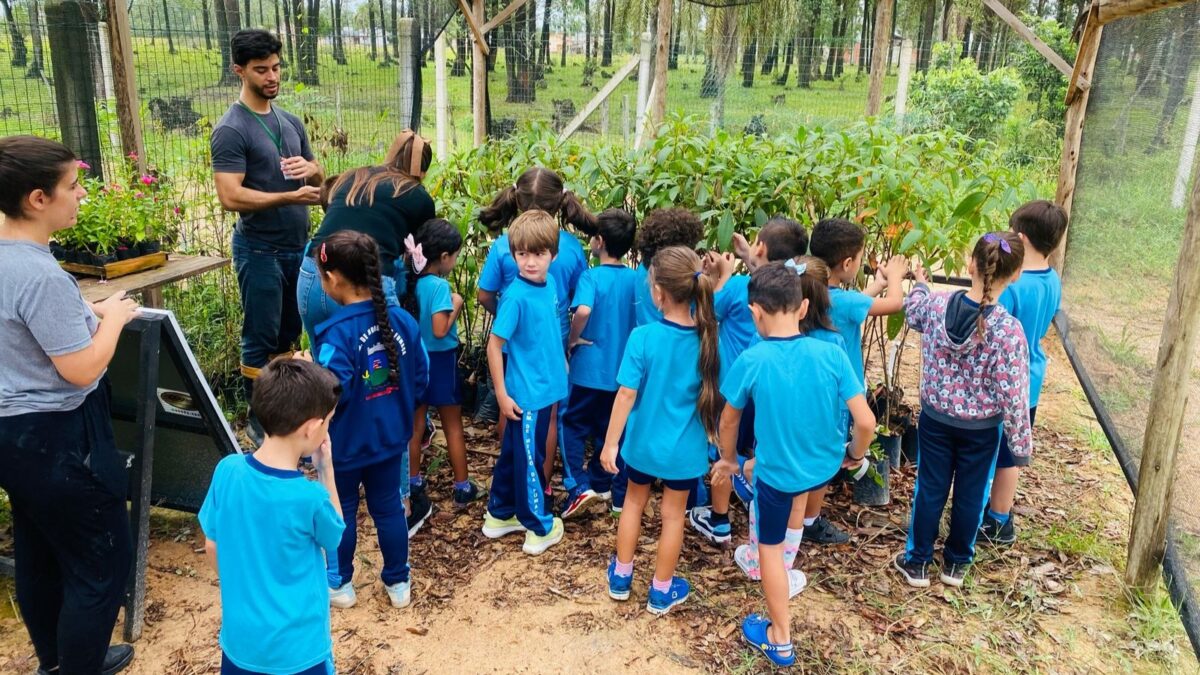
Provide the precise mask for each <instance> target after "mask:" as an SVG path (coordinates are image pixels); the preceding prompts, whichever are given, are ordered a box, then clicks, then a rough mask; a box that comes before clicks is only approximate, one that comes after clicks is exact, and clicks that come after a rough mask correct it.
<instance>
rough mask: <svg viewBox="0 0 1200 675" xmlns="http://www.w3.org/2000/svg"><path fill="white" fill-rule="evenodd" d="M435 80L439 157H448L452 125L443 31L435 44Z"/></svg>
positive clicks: (444, 34)
mask: <svg viewBox="0 0 1200 675" xmlns="http://www.w3.org/2000/svg"><path fill="white" fill-rule="evenodd" d="M433 63H434V80H435V82H436V84H435V87H436V90H435V97H436V104H435V109H436V118H435V121H436V124H437V156H438V157H439V158H440V159H443V160H444V159H445V157H446V150H447V148H446V131H447V129H446V127H447V126H448V125H449V124H450V121H449V120H450V114H449V111H448V110H447V95H446V33H445V32H444V31H443V32H442V34H441V35H438V39H437V41H436V42H434V43H433Z"/></svg>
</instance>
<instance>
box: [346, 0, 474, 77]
mask: <svg viewBox="0 0 1200 675" xmlns="http://www.w3.org/2000/svg"><path fill="white" fill-rule="evenodd" d="M367 21H368V22H369V25H370V27H371V28H370V30H371V56H370V59H371V60H372V61H374V60H375V59H377V58H379V50H378V43H377V42H376V40H375V3H373V2H371V0H367ZM454 67H455V68H457V67H458V64H457V63H455V64H454Z"/></svg>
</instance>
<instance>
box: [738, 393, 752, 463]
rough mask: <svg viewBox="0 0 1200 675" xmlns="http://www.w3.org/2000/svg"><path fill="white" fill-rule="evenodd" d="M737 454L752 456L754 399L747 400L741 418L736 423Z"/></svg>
mask: <svg viewBox="0 0 1200 675" xmlns="http://www.w3.org/2000/svg"><path fill="white" fill-rule="evenodd" d="M737 454H739V455H741V456H742V457H753V456H754V401H747V402H746V407H745V408H742V420H741V422H740V423H739V424H738V435H737Z"/></svg>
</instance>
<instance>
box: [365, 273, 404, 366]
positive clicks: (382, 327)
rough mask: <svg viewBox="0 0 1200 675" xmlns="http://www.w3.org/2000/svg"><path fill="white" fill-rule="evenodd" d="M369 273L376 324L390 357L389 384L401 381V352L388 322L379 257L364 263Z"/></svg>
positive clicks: (368, 285) (368, 279) (368, 280)
mask: <svg viewBox="0 0 1200 675" xmlns="http://www.w3.org/2000/svg"><path fill="white" fill-rule="evenodd" d="M364 266H365V268H366V272H367V287H368V288H369V289H370V290H371V304H373V305H374V306H375V324H376V325H377V326H379V339H380V341H381V342H382V343H383V348H384V349H385V350H386V351H387V357H388V382H390V383H391V384H396V383H398V382H399V381H400V371H399V364H400V350H399V348H397V347H396V334H395V332H393V331H392V323H391V321H389V320H388V306H387V300H386V299H385V298H384V297H383V284H382V282H381V279H380V273H379V256H378V255H367V256H366V260H365V261H364Z"/></svg>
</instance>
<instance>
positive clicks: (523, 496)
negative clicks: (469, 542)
mask: <svg viewBox="0 0 1200 675" xmlns="http://www.w3.org/2000/svg"><path fill="white" fill-rule="evenodd" d="M553 407H554V406H546V407H545V408H542V409H541V410H526V411H525V413H524V414H523V415H521V420H520V421H519V422H518V421H516V420H509V421H508V424H507V425H506V426H505V427H504V438H503V439H501V441H500V457H498V458H497V459H496V464H495V466H493V467H492V488H491V494H490V495H489V496H488V512H489V513H491V514H492V515H493V516H495V517H496V518H499V519H500V520H508V519H509V518H512V517H513V516H516V517H517V520H519V521H521V525H523V526H524V527H525V529H527V530H529V531H531V532H533V533H534V534H537V535H539V536H545V535H547V534H549V533H550V528H551V527H553V526H554V518H553V517H552V516H551V515H550V505H549V503H548V498H547V496H546V492H545V489H546V485H545V482H544V479H543V477H542V464H544V463H545V461H546V437H547V436H548V435H549V433H550V412H551V409H552V408H553Z"/></svg>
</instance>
